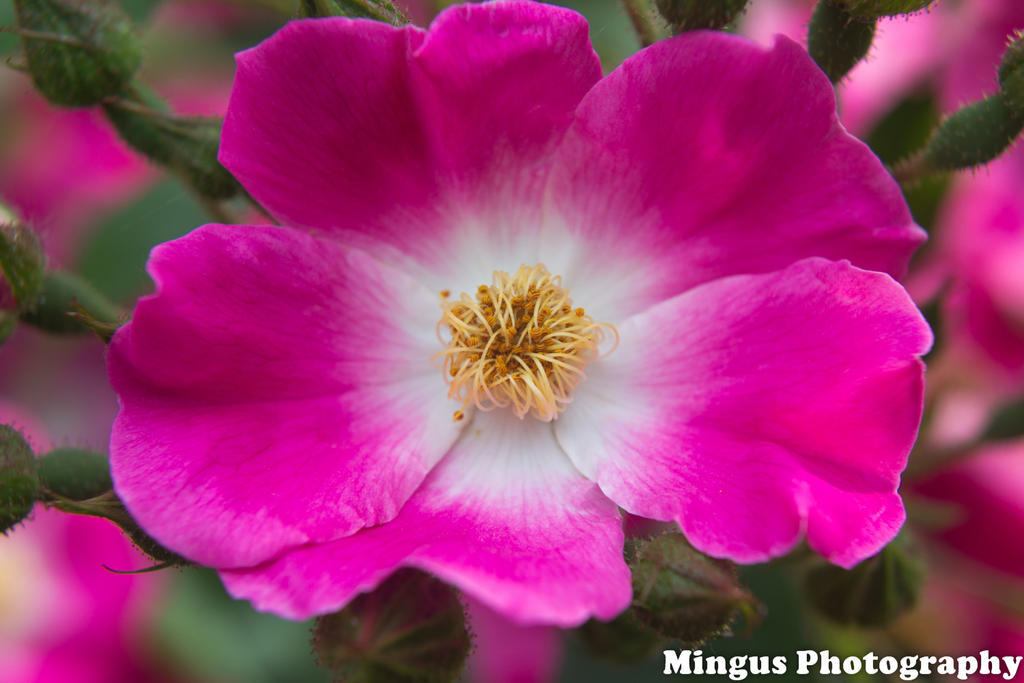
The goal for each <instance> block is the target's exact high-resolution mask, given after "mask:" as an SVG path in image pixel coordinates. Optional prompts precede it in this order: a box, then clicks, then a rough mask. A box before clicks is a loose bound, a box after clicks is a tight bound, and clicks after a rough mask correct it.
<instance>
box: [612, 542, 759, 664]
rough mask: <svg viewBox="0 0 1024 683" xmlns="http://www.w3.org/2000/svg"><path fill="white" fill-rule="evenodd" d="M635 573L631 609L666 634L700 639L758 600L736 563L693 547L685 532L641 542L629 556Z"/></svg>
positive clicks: (753, 611) (749, 614) (754, 609)
mask: <svg viewBox="0 0 1024 683" xmlns="http://www.w3.org/2000/svg"><path fill="white" fill-rule="evenodd" d="M628 562H629V566H630V569H631V570H632V572H633V606H632V608H631V612H632V614H634V615H635V617H636V618H637V620H638V621H639V622H640V623H642V624H644V625H646V626H648V627H650V628H652V629H654V630H655V631H657V632H658V633H660V634H661V635H663V636H664V637H666V638H670V639H674V640H679V641H682V642H684V643H691V644H696V643H701V642H703V641H704V640H707V639H708V638H710V637H713V636H716V635H718V634H720V633H722V632H723V631H724V630H725V629H726V627H727V626H728V625H729V623H730V622H731V621H732V620H733V618H735V617H736V615H737V613H739V612H742V613H743V614H744V615H745V616H746V618H747V619H748V621H749V620H750V619H751V617H753V616H754V615H755V614H756V612H757V600H756V598H754V596H753V595H751V594H750V593H749V592H748V591H747V590H745V589H744V588H743V587H742V586H741V585H740V583H739V578H738V575H737V572H736V565H734V564H733V563H731V562H729V561H727V560H717V559H713V558H710V557H708V556H707V555H704V554H702V553H699V552H697V551H696V550H694V548H693V547H692V546H690V544H689V543H687V542H686V539H685V538H683V536H682V535H681V534H665V535H664V536H658V537H656V538H653V539H651V540H650V541H641V542H640V543H639V544H638V545H637V548H636V554H635V557H633V558H632V559H629V560H628Z"/></svg>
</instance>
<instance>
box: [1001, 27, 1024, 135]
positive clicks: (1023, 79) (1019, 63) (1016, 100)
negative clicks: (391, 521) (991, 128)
mask: <svg viewBox="0 0 1024 683" xmlns="http://www.w3.org/2000/svg"><path fill="white" fill-rule="evenodd" d="M999 87H1000V88H1001V89H1002V92H1003V94H1004V95H1005V97H1006V101H1007V104H1008V105H1009V106H1010V109H1012V110H1013V112H1014V115H1015V116H1016V117H1017V118H1018V119H1024V31H1017V32H1015V33H1014V34H1013V36H1012V37H1011V38H1010V41H1009V42H1008V43H1007V45H1006V51H1005V52H1004V53H1003V59H1002V61H1001V62H1000V64H999Z"/></svg>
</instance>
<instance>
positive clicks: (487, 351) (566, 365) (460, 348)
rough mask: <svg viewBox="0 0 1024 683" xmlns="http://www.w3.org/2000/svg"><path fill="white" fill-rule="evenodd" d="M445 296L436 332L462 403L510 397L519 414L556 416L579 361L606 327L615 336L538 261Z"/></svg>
mask: <svg viewBox="0 0 1024 683" xmlns="http://www.w3.org/2000/svg"><path fill="white" fill-rule="evenodd" d="M449 297H450V293H449V292H448V291H447V290H445V291H443V292H441V300H442V302H441V308H442V310H443V311H444V315H443V316H442V317H441V321H440V322H439V323H438V334H439V335H440V334H441V332H442V331H443V330H444V329H447V331H448V334H449V336H450V338H451V341H450V342H449V344H448V348H447V349H446V350H444V351H442V352H441V354H439V355H443V356H444V376H445V379H446V380H447V381H448V386H449V389H448V396H449V398H455V399H461V400H462V409H463V410H464V409H465V408H466V406H467V405H468V404H469V403H473V404H474V405H475V406H476V407H477V408H479V409H480V410H492V409H494V408H497V407H504V406H509V405H510V406H512V408H513V409H514V410H515V412H516V415H517V416H518V417H520V418H522V417H525V416H526V414H527V413H530V414H532V415H533V416H534V417H536V418H537V419H538V420H544V421H549V420H553V419H555V418H556V417H558V414H559V413H560V412H562V411H563V410H565V406H566V404H567V403H569V402H570V401H571V400H572V392H573V389H575V388H576V385H578V384H579V383H580V382H581V381H582V380H583V378H584V377H585V376H586V375H585V374H584V372H583V366H584V365H586V364H587V363H589V362H590V361H592V360H594V359H595V358H597V357H598V346H599V345H600V344H601V342H602V341H603V340H604V338H605V333H606V332H611V333H612V334H614V335H615V339H616V343H617V342H618V331H617V330H616V329H615V328H614V327H613V326H612V325H610V324H608V323H596V322H594V319H593V318H591V317H590V316H589V315H587V313H586V311H584V310H583V309H582V308H574V307H573V305H572V299H570V298H569V292H568V291H567V290H566V289H565V288H564V287H562V278H560V277H556V276H552V275H551V273H549V272H548V269H547V268H545V267H544V266H543V265H542V264H538V265H536V266H533V267H527V266H525V265H523V266H520V267H519V270H517V271H516V272H515V274H514V275H509V274H508V273H505V272H502V271H495V272H494V277H493V280H492V283H491V284H490V285H480V287H478V288H477V291H476V296H475V297H472V296H470V295H469V294H465V293H464V294H463V295H462V297H461V298H460V299H458V300H457V301H449ZM463 410H458V411H456V412H455V419H456V420H461V419H462V418H463Z"/></svg>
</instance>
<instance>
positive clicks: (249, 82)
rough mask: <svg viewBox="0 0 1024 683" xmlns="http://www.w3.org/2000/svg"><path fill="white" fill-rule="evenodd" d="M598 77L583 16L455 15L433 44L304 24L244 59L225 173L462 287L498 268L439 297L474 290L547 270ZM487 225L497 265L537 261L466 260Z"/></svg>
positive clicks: (283, 212)
mask: <svg viewBox="0 0 1024 683" xmlns="http://www.w3.org/2000/svg"><path fill="white" fill-rule="evenodd" d="M600 76H601V71H600V64H599V61H598V59H597V56H596V54H595V53H594V51H593V49H592V48H591V47H590V43H589V40H588V33H587V24H586V21H585V20H584V19H583V17H582V16H580V15H579V14H577V13H575V12H572V11H571V10H566V9H563V8H558V7H553V6H551V5H545V4H542V3H533V2H500V3H485V4H479V5H464V6H459V7H453V8H451V9H448V10H446V11H444V12H442V13H441V14H440V15H439V16H438V17H437V19H436V20H435V21H434V23H433V24H432V26H431V29H430V32H429V34H428V33H426V32H424V31H423V30H422V29H419V28H416V27H412V26H407V27H404V28H402V29H395V28H392V27H390V26H387V25H384V24H382V23H379V22H371V21H360V20H355V21H353V20H348V19H330V20H316V21H297V22H293V23H291V24H289V25H288V26H286V27H285V28H284V29H282V30H281V31H279V32H278V33H277V34H275V35H274V36H273V37H271V38H270V39H268V40H267V41H265V42H264V43H262V44H261V45H259V46H258V47H256V48H253V49H252V50H248V51H246V52H243V53H240V54H239V55H238V74H237V76H236V80H235V86H234V91H233V93H232V98H231V104H230V108H229V112H228V116H227V120H226V121H225V125H224V132H223V137H222V146H221V160H222V161H223V163H224V164H225V165H226V166H227V167H228V168H229V169H230V170H231V171H232V172H233V173H234V174H235V175H236V176H237V177H238V178H239V179H240V180H241V182H242V183H243V185H245V186H246V188H248V189H249V191H250V192H251V193H252V194H253V196H255V197H256V198H257V199H258V200H259V201H260V202H261V203H263V204H264V205H265V206H266V207H267V208H269V209H270V210H271V211H272V212H273V213H274V214H275V215H277V216H278V217H280V218H282V219H284V220H285V222H288V223H289V224H292V225H300V226H305V227H312V228H316V229H319V230H323V231H327V232H330V233H332V234H334V235H343V236H344V237H345V240H346V241H347V242H348V243H352V244H358V245H360V246H362V247H363V248H367V249H376V250H382V249H385V245H387V246H389V247H390V249H391V251H393V252H397V253H400V254H405V255H411V256H412V257H413V260H414V261H417V262H419V263H420V264H423V263H426V264H429V270H430V271H431V272H434V273H437V272H445V273H447V274H448V275H449V276H450V275H452V274H455V273H458V272H460V268H459V265H460V264H462V265H463V266H464V265H465V263H466V262H467V261H468V262H470V263H476V262H479V261H482V260H483V261H488V262H487V264H486V266H487V267H486V271H485V272H484V275H485V276H486V278H485V280H480V279H478V278H477V277H476V276H474V277H472V278H470V279H471V280H473V281H471V282H469V283H468V284H466V285H463V283H462V282H461V281H460V282H443V283H442V282H438V283H437V287H438V288H439V289H440V288H447V287H451V288H452V289H453V290H454V289H456V287H458V288H460V289H459V290H458V291H462V289H461V288H462V287H470V288H475V287H476V286H477V285H478V284H480V283H481V282H482V281H486V280H489V279H490V275H491V271H492V270H493V269H495V268H500V267H504V268H512V269H513V270H514V269H515V268H516V267H517V266H518V265H519V264H520V262H521V261H528V262H535V261H536V259H537V255H536V251H537V245H538V237H537V235H536V228H537V227H538V226H539V224H540V220H539V216H540V208H541V195H542V193H543V186H544V180H545V178H546V170H547V168H548V166H549V164H550V157H551V155H552V151H553V149H554V147H555V146H556V145H557V143H558V141H559V140H560V139H561V137H562V135H563V134H564V132H565V129H566V128H567V127H568V125H569V123H570V121H571V119H572V113H573V111H574V110H575V108H576V105H577V104H578V103H579V101H580V99H581V98H582V97H583V95H584V94H585V93H586V92H587V90H588V89H589V88H590V87H591V86H592V85H593V83H594V82H596V81H597V80H598V79H599V78H600ZM481 225H485V226H486V240H483V242H484V243H485V247H486V248H487V249H488V252H487V253H488V254H492V255H495V256H496V257H502V256H504V253H505V251H507V250H508V249H509V248H511V245H512V244H513V243H517V242H518V241H520V240H523V239H527V240H528V242H527V244H525V245H523V246H522V248H523V249H524V250H525V251H524V253H525V255H524V256H522V257H508V258H507V259H504V258H503V259H501V260H502V263H495V262H494V260H495V259H480V258H479V254H478V253H477V252H476V251H475V247H476V246H477V245H476V244H475V243H472V244H470V245H467V246H464V247H463V248H462V249H461V250H460V248H458V246H457V245H458V244H460V243H461V242H462V241H464V239H468V240H469V241H470V242H472V240H473V239H476V238H479V237H480V233H481V232H482V231H481V230H479V228H480V226H481ZM466 252H470V253H469V255H467V253H466ZM396 256H397V254H395V253H388V254H387V258H388V259H390V260H391V261H394V260H395V258H396ZM474 256H475V257H476V258H472V257H474ZM506 261H508V262H511V265H509V263H508V262H506Z"/></svg>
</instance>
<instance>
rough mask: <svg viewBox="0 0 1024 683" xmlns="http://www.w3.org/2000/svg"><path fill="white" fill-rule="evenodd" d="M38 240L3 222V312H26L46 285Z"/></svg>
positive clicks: (0, 247) (0, 260)
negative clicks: (44, 283) (44, 284)
mask: <svg viewBox="0 0 1024 683" xmlns="http://www.w3.org/2000/svg"><path fill="white" fill-rule="evenodd" d="M43 265H44V258H43V249H42V246H41V245H40V244H39V238H38V237H36V235H35V233H34V232H32V231H31V230H29V229H28V228H27V227H25V226H23V225H21V224H19V223H0V310H5V311H24V310H27V309H28V308H30V307H31V306H32V304H33V303H34V302H35V299H36V297H37V296H38V295H39V290H40V289H41V288H42V286H43Z"/></svg>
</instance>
